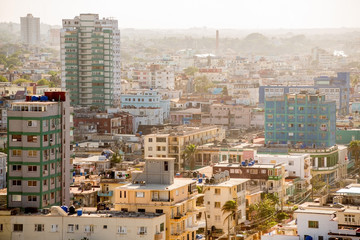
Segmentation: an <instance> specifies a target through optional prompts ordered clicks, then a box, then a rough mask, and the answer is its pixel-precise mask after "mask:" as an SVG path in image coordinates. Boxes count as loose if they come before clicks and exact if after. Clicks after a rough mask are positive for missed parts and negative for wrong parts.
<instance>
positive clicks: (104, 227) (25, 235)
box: [0, 206, 166, 240]
mask: <svg viewBox="0 0 360 240" xmlns="http://www.w3.org/2000/svg"><path fill="white" fill-rule="evenodd" d="M0 213H1V214H0V229H1V231H0V239H14V238H16V239H55V240H62V239H94V240H100V239H144V240H161V239H166V238H165V224H166V217H165V214H162V213H141V212H118V211H116V212H115V211H92V210H90V209H89V210H87V209H82V210H79V211H78V214H76V213H75V214H70V213H69V214H68V213H66V212H65V211H64V210H62V209H61V208H60V207H58V206H53V207H51V209H50V212H49V213H48V212H44V213H36V214H22V213H16V211H10V210H5V211H1V212H0Z"/></svg>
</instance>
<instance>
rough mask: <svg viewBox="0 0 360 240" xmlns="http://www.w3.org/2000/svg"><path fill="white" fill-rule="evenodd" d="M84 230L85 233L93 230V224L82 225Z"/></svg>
mask: <svg viewBox="0 0 360 240" xmlns="http://www.w3.org/2000/svg"><path fill="white" fill-rule="evenodd" d="M84 232H86V233H90V232H94V226H93V225H86V226H85V227H84Z"/></svg>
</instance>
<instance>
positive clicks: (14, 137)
mask: <svg viewBox="0 0 360 240" xmlns="http://www.w3.org/2000/svg"><path fill="white" fill-rule="evenodd" d="M11 140H12V141H13V142H21V135H12V137H11Z"/></svg>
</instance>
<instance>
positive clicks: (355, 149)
mask: <svg viewBox="0 0 360 240" xmlns="http://www.w3.org/2000/svg"><path fill="white" fill-rule="evenodd" d="M349 150H350V152H351V154H352V155H353V156H354V158H355V165H356V166H359V157H360V140H353V141H351V142H350V144H349Z"/></svg>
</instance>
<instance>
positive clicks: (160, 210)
mask: <svg viewBox="0 0 360 240" xmlns="http://www.w3.org/2000/svg"><path fill="white" fill-rule="evenodd" d="M155 212H156V213H163V212H164V211H163V210H162V209H155Z"/></svg>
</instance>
